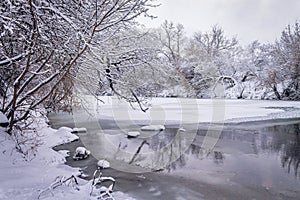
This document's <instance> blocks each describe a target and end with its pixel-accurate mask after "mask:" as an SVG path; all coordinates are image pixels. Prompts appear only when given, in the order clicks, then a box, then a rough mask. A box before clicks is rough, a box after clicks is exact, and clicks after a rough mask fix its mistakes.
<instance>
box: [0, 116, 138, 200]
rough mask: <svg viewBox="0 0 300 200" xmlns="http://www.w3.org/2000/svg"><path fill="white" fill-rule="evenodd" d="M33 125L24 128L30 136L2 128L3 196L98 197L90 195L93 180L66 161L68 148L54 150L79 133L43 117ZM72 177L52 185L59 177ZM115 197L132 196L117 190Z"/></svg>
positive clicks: (45, 199) (30, 199)
mask: <svg viewBox="0 0 300 200" xmlns="http://www.w3.org/2000/svg"><path fill="white" fill-rule="evenodd" d="M33 127H34V129H32V130H28V131H26V130H24V131H23V133H22V134H23V135H27V134H28V136H29V135H30V136H31V137H30V139H29V138H26V137H22V138H21V137H19V138H18V139H19V140H18V142H19V146H22V151H23V153H20V152H19V151H18V149H16V147H17V146H18V145H16V140H15V139H14V138H13V137H12V136H9V135H8V134H7V133H6V132H5V129H4V128H0V154H1V156H0V180H1V181H0V199H1V200H11V199H14V200H37V199H42V200H56V199H64V200H82V199H90V200H93V199H96V198H97V197H90V195H89V194H90V189H91V182H89V181H87V180H83V179H80V178H78V176H79V175H80V172H79V167H70V166H68V165H66V164H65V163H66V159H65V157H66V156H67V155H68V154H67V151H54V150H53V149H52V148H53V147H55V146H57V145H62V144H74V143H72V142H76V141H77V140H78V136H76V135H75V134H72V133H71V131H72V129H70V128H66V127H61V128H59V129H58V130H57V129H52V128H50V127H49V125H47V124H46V123H45V120H44V119H43V118H41V119H37V120H36V121H35V124H34V125H33ZM71 176H75V177H76V180H77V181H78V184H76V183H75V182H74V180H73V179H70V181H67V182H66V183H63V184H61V185H59V186H58V187H57V188H55V189H51V187H52V186H53V184H54V183H55V182H56V181H58V180H62V181H63V180H65V179H67V178H69V177H71ZM115 197H116V200H124V199H128V200H132V198H131V197H129V196H128V195H126V194H124V193H121V192H115Z"/></svg>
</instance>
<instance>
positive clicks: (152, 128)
mask: <svg viewBox="0 0 300 200" xmlns="http://www.w3.org/2000/svg"><path fill="white" fill-rule="evenodd" d="M141 130H142V131H163V130H165V126H164V125H148V126H143V127H142V128H141Z"/></svg>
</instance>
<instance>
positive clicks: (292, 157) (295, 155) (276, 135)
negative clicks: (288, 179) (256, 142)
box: [261, 124, 300, 176]
mask: <svg viewBox="0 0 300 200" xmlns="http://www.w3.org/2000/svg"><path fill="white" fill-rule="evenodd" d="M264 131H266V132H267V133H269V135H272V137H267V134H265V135H264V137H263V139H262V141H261V147H262V149H264V150H270V151H272V152H277V153H278V154H279V155H280V157H281V163H282V167H283V168H286V169H287V171H288V173H291V172H292V171H293V172H294V174H295V176H298V169H299V163H300V134H299V132H300V125H299V124H294V125H289V126H274V127H269V128H266V129H265V130H264Z"/></svg>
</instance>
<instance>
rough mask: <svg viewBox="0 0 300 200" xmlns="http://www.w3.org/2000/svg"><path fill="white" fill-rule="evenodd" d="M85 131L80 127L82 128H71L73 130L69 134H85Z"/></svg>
mask: <svg viewBox="0 0 300 200" xmlns="http://www.w3.org/2000/svg"><path fill="white" fill-rule="evenodd" d="M86 132H87V129H86V128H84V127H82V128H73V130H72V131H71V133H86Z"/></svg>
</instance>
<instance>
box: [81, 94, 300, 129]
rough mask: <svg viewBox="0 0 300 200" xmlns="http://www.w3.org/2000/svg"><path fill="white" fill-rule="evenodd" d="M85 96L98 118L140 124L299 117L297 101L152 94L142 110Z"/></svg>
mask: <svg viewBox="0 0 300 200" xmlns="http://www.w3.org/2000/svg"><path fill="white" fill-rule="evenodd" d="M88 98H89V103H94V107H91V108H93V111H91V112H94V114H95V116H97V117H98V119H114V120H115V121H124V120H127V121H128V120H131V121H132V122H133V123H138V122H139V123H144V124H163V125H167V124H174V123H212V122H213V123H224V122H225V123H226V122H230V123H235V122H248V121H256V120H262V119H263V120H267V119H278V118H279V119H289V118H297V117H300V112H299V109H300V102H299V101H274V100H242V99H184V98H153V99H150V100H149V102H148V104H149V105H150V109H149V110H148V111H147V112H145V113H144V112H141V111H140V110H139V109H138V106H137V105H135V104H133V106H135V108H136V109H132V107H131V105H130V104H128V103H127V102H125V101H123V100H120V99H118V98H117V97H114V96H110V97H101V98H100V99H101V100H102V101H104V102H105V103H104V104H100V105H99V103H98V104H97V102H96V101H95V100H94V99H93V97H86V99H88ZM95 108H98V109H95ZM96 110H99V113H97V111H96Z"/></svg>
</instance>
